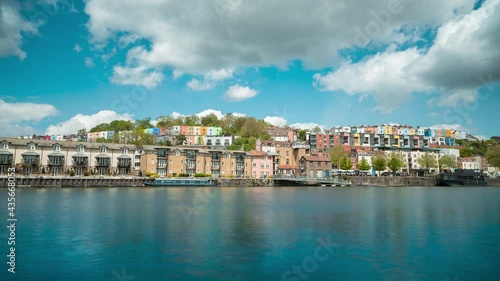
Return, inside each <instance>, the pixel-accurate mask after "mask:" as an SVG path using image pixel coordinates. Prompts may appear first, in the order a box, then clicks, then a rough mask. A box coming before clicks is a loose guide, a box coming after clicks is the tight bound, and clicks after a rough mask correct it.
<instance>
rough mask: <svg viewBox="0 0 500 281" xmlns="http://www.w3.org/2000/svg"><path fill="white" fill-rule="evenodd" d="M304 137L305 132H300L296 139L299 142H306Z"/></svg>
mask: <svg viewBox="0 0 500 281" xmlns="http://www.w3.org/2000/svg"><path fill="white" fill-rule="evenodd" d="M306 136H307V130H300V131H299V135H298V139H299V140H300V141H305V140H306Z"/></svg>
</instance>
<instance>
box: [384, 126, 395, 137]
mask: <svg viewBox="0 0 500 281" xmlns="http://www.w3.org/2000/svg"><path fill="white" fill-rule="evenodd" d="M385 134H386V135H392V134H393V131H392V126H391V125H385Z"/></svg>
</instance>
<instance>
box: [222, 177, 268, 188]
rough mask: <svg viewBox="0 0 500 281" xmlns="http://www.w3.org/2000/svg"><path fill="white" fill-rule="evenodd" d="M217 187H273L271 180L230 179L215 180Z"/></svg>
mask: <svg viewBox="0 0 500 281" xmlns="http://www.w3.org/2000/svg"><path fill="white" fill-rule="evenodd" d="M215 182H216V183H217V186H220V187H224V186H235V187H254V186H274V181H273V180H272V179H230V178H218V179H216V180H215Z"/></svg>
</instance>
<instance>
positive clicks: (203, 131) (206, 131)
mask: <svg viewBox="0 0 500 281" xmlns="http://www.w3.org/2000/svg"><path fill="white" fill-rule="evenodd" d="M144 133H146V134H148V135H153V136H156V137H160V136H178V135H184V136H194V137H196V136H220V135H222V128H220V127H207V126H171V127H164V128H148V129H144ZM115 134H116V137H117V138H118V140H120V142H125V141H126V139H127V138H128V137H130V135H131V134H132V131H120V132H115V131H102V132H92V133H87V141H89V142H92V141H96V140H97V139H101V138H103V139H107V140H112V139H114V138H115Z"/></svg>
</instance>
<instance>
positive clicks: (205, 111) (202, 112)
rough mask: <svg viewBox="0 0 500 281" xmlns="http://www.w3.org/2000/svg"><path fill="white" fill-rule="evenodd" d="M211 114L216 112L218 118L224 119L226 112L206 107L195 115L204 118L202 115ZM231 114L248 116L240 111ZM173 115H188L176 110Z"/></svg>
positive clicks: (177, 116)
mask: <svg viewBox="0 0 500 281" xmlns="http://www.w3.org/2000/svg"><path fill="white" fill-rule="evenodd" d="M210 114H215V116H217V118H218V119H222V117H224V115H225V114H224V113H222V111H220V110H215V109H205V110H203V111H201V112H198V113H195V114H193V115H196V116H198V117H200V118H202V117H205V116H207V115H210ZM231 114H233V116H235V117H245V116H246V114H244V113H240V112H232V113H231ZM171 116H172V117H174V118H179V117H186V116H188V115H186V114H182V113H179V112H175V111H174V112H172V114H171Z"/></svg>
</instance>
